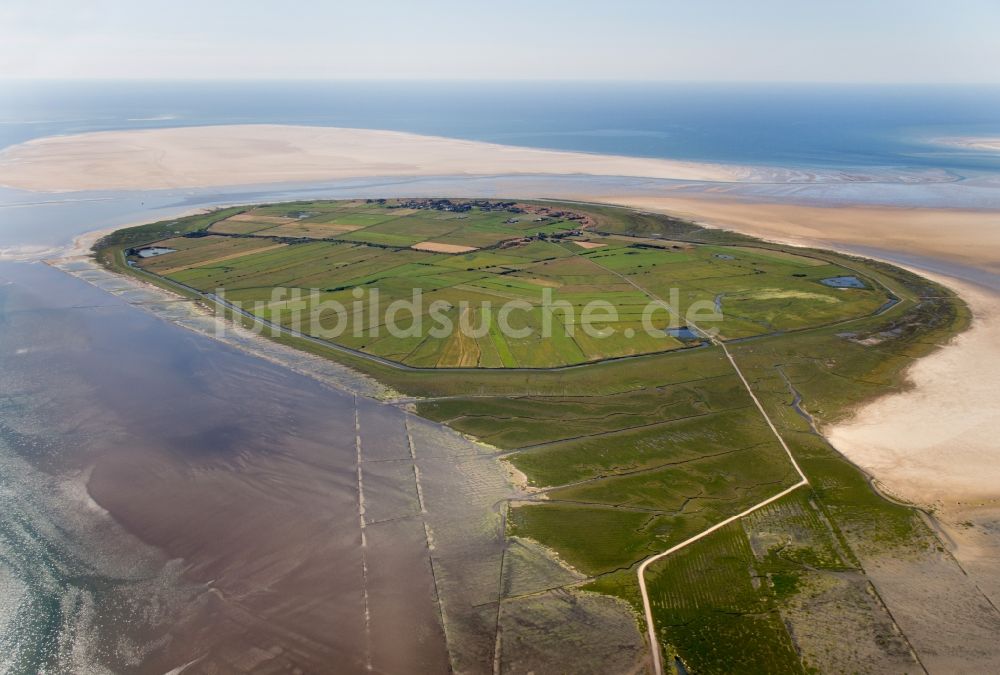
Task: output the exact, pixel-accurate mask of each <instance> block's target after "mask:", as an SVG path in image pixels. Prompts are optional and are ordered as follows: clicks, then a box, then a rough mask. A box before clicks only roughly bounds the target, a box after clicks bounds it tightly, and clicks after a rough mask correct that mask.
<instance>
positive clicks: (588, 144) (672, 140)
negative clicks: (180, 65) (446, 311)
mask: <svg viewBox="0 0 1000 675" xmlns="http://www.w3.org/2000/svg"><path fill="white" fill-rule="evenodd" d="M0 101H2V102H0V147H3V146H6V145H10V144H14V143H19V142H22V141H25V140H28V139H31V138H37V137H41V136H49V135H53V134H69V133H79V132H85V131H97V130H111V129H137V128H150V127H166V126H193V125H205V124H237V123H238V124H244V123H281V124H308V125H321V126H345V127H364V128H372V129H392V130H397V131H409V132H414V133H421V134H433V135H439V136H449V137H454V138H463V139H470V140H479V141H491V142H496V143H505V144H510V145H523V146H532V147H540V148H554V149H561V150H578V151H585V152H594V153H613V154H623V155H634V156H643V157H663V158H676V159H685V160H700V161H711V162H724V163H737V164H756V165H772V166H774V165H778V166H790V167H806V168H832V169H844V170H856V169H858V168H866V167H892V168H929V167H933V168H940V169H946V170H950V171H953V172H956V173H958V174H961V175H966V174H967V173H969V172H980V171H987V172H996V171H1000V156H998V155H995V154H990V153H984V152H978V151H971V150H956V149H953V148H946V147H943V146H940V145H937V144H935V143H934V142H933V141H934V139H937V138H941V137H947V136H979V135H1000V86H943V85H942V86H927V85H920V86H916V85H912V86H903V85H894V86H886V85H807V84H781V85H778V84H773V85H769V84H681V83H673V84H671V83H605V82H530V83H517V82H500V83H494V82H491V83H484V82H422V83H414V82H378V83H372V82H311V81H295V82H197V83H192V82H154V83H146V82H94V81H88V82H78V81H77V82H44V83H19V82H4V83H0Z"/></svg>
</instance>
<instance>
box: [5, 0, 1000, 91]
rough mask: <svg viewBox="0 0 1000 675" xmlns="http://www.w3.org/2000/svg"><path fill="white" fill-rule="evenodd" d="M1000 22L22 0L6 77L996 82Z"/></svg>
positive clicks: (967, 9) (638, 3) (911, 11)
mask: <svg viewBox="0 0 1000 675" xmlns="http://www.w3.org/2000/svg"><path fill="white" fill-rule="evenodd" d="M998 32H1000V6H997V5H996V3H991V2H987V1H985V0H970V1H968V2H963V3H962V7H961V11H956V10H955V9H954V8H953V7H952V6H950V5H943V4H941V3H935V2H928V1H919V2H903V1H901V0H890V1H889V2H882V3H878V4H877V5H876V4H872V3H867V2H861V1H858V0H854V1H849V2H845V3H839V4H837V5H835V6H834V5H814V4H806V3H797V2H793V1H791V0H771V1H769V2H765V3H756V4H753V5H749V4H746V3H740V2H735V1H733V0H714V1H710V2H706V3H701V4H699V5H698V6H692V5H689V4H685V3H679V2H651V1H649V0H626V1H625V2H623V3H618V4H616V5H615V6H613V7H612V6H608V5H606V4H604V3H597V2H589V1H587V2H575V3H573V2H569V1H568V0H553V1H552V2H548V3H545V4H544V5H539V4H538V3H528V2H523V1H522V0H516V1H515V2H512V3H508V4H507V5H505V6H504V11H503V12H498V11H497V10H496V9H495V8H493V7H489V6H477V5H473V4H469V3H461V2H458V1H457V0H434V1H432V2H428V3H421V4H420V5H419V6H412V5H410V4H408V3H403V2H399V1H383V2H375V3H369V4H367V5H364V6H362V5H357V4H350V5H343V4H339V3H336V4H325V3H301V4H298V5H296V6H295V11H294V12H291V11H284V7H283V6H280V5H278V4H277V3H275V2H271V1H266V0H257V1H254V2H245V3H233V2H217V3H210V4H206V3H196V2H194V1H193V0H177V1H175V2H167V1H166V0H154V1H153V2H146V3H141V4H137V3H125V2H122V1H121V0H104V1H99V2H95V3H88V4H87V5H86V6H81V5H79V4H77V3H71V2H68V1H67V0H56V1H55V2H50V3H45V4H44V5H42V4H39V3H31V2H27V1H25V0H13V2H8V3H5V5H4V6H3V7H2V8H0V79H36V78H38V79H58V80H62V79H88V80H89V79H100V80H108V79H143V80H149V79H157V80H158V79H168V80H188V79H198V80H231V79H240V80H269V79H270V80H275V79H279V80H287V79H298V80H313V79H321V80H338V79H344V80H390V81H391V80H420V81H424V80H428V81H433V80H449V81H451V80H496V81H509V80H518V81H521V80H531V81H538V80H566V81H576V80H616V81H635V82H645V81H656V82H661V81H662V82H719V83H726V82H728V83H736V82H740V83H749V82H761V83H779V82H780V83H850V84H861V83H872V84H879V83H893V84H896V83H898V84H906V83H926V84H947V83H969V84H997V83H1000V72H998V70H997V69H996V67H995V64H996V63H998V62H1000V41H997V40H996V39H995V36H996V35H997V34H998Z"/></svg>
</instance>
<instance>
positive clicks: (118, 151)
mask: <svg viewBox="0 0 1000 675" xmlns="http://www.w3.org/2000/svg"><path fill="white" fill-rule="evenodd" d="M518 174H522V175H528V174H531V175H539V174H552V175H556V174H558V175H567V174H588V175H594V176H640V177H646V178H660V179H679V180H692V181H711V182H718V181H722V182H782V183H793V182H816V181H824V182H825V181H837V182H839V181H854V180H866V179H867V178H866V177H864V176H858V175H854V174H847V173H844V172H839V171H829V172H812V171H800V170H794V169H784V168H777V167H775V168H765V167H749V166H739V165H723V164H708V163H698V162H682V161H673V160H665V159H650V158H636V157H624V156H618V155H596V154H588V153H581V152H560V151H553V150H539V149H533V148H523V147H514V146H507V145H497V144H493V143H481V142H476V141H463V140H456V139H451V138H441V137H436V136H421V135H416V134H409V133H401V132H395V131H381V130H372V129H343V128H334V127H307V126H290V125H268V124H256V125H228V126H211V127H182V128H167V129H140V130H129V131H104V132H93V133H86V134H78V135H70V136H53V137H48V138H40V139H35V140H32V141H28V142H26V143H22V144H19V145H14V146H11V147H9V148H6V149H4V150H2V151H0V185H4V186H7V187H12V188H20V189H25V190H34V191H48V192H58V191H74V190H98V189H156V188H182V187H210V186H222V185H251V184H263V183H276V182H294V181H301V182H305V181H321V180H333V179H340V178H364V177H374V176H379V177H384V176H444V175H454V176H459V175H465V176H471V175H518ZM896 179H898V180H903V181H908V182H909V181H923V180H931V181H938V180H951V179H952V177H949V176H946V175H943V174H940V173H935V172H927V173H926V174H919V175H911V176H898V177H896Z"/></svg>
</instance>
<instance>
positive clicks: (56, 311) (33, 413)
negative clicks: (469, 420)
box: [0, 263, 447, 672]
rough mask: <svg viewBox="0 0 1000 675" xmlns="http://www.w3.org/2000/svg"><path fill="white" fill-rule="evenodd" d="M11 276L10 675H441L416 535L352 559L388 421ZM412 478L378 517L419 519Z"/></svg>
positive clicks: (55, 274) (7, 455) (191, 340)
mask: <svg viewBox="0 0 1000 675" xmlns="http://www.w3.org/2000/svg"><path fill="white" fill-rule="evenodd" d="M0 279H2V283H3V285H2V286H0V298H2V307H3V317H4V320H3V321H2V322H0V340H2V344H3V345H4V350H3V355H2V359H3V367H2V369H0V379H2V383H3V387H2V391H3V395H2V398H0V404H2V405H0V453H2V454H0V457H2V460H0V461H2V462H3V468H4V471H3V472H2V479H0V480H2V482H0V495H2V498H3V501H4V507H5V508H4V516H5V517H4V519H3V524H2V526H0V549H2V550H0V560H2V562H3V564H2V566H0V567H2V568H3V575H2V577H0V578H2V579H3V583H4V588H5V591H6V592H5V593H4V606H3V608H2V609H3V615H4V616H3V619H2V621H0V625H3V626H4V630H3V635H2V637H0V640H2V644H3V646H4V649H3V650H2V651H3V654H4V657H3V658H4V659H6V661H5V662H4V666H5V667H6V668H5V669H10V670H12V671H14V672H39V671H43V670H48V671H57V672H104V671H105V670H106V671H107V672H129V671H132V670H136V669H138V670H139V671H141V672H156V671H159V672H166V671H168V670H170V669H171V668H174V667H177V666H180V665H182V664H184V663H188V662H189V661H192V660H196V659H200V660H201V661H200V662H201V663H202V665H203V666H204V667H209V666H212V665H213V664H214V666H213V667H215V668H221V669H223V670H226V671H232V670H244V669H246V668H247V667H248V661H247V659H250V660H251V661H252V662H254V663H256V664H258V665H260V664H263V663H265V662H266V663H268V665H269V667H275V668H291V667H293V666H294V667H299V668H303V669H305V670H312V671H315V670H317V669H321V668H322V667H324V665H325V664H329V663H333V662H337V663H340V664H342V669H343V671H344V672H350V671H358V672H360V671H363V670H365V667H366V663H367V661H368V660H370V659H371V658H372V655H373V654H375V653H377V654H378V656H377V659H379V660H381V661H382V662H392V661H393V660H396V661H397V662H398V660H399V659H403V658H404V657H405V659H406V660H407V663H408V665H407V666H406V667H405V668H402V667H396V668H388V669H389V670H392V671H394V672H405V671H410V672H419V671H423V670H442V669H444V668H445V664H446V663H447V651H446V647H445V643H444V638H443V633H442V628H441V626H440V623H439V621H438V619H437V617H438V616H439V608H438V604H437V595H436V593H435V590H434V588H433V581H432V577H431V573H430V564H429V560H428V555H427V548H426V542H425V541H424V537H423V530H422V529H421V530H420V535H421V536H420V537H414V538H411V537H408V536H402V534H398V533H397V534H396V535H393V534H391V533H386V534H389V536H390V538H391V542H392V544H391V545H383V544H382V543H380V535H379V533H380V532H382V531H383V530H382V529H380V528H379V527H378V526H377V525H372V526H371V527H370V530H371V532H370V533H369V539H370V540H371V542H370V545H369V546H368V547H367V549H365V548H363V547H362V546H361V540H362V528H360V527H359V503H358V499H359V485H358V467H357V464H358V458H359V456H361V457H364V455H365V454H366V453H383V454H385V453H391V452H396V453H397V454H400V455H404V454H405V455H406V456H409V447H408V445H407V444H406V439H405V436H403V435H401V434H398V435H397V436H395V437H392V438H388V437H379V438H369V437H368V433H369V432H368V428H369V427H372V428H375V429H379V428H383V427H385V426H386V425H387V424H388V423H390V420H389V418H387V417H386V414H390V415H394V416H395V417H396V418H397V419H399V414H400V413H399V412H398V411H395V410H394V409H386V413H383V412H382V408H383V407H384V406H381V404H374V405H375V407H374V408H370V409H366V411H365V413H364V414H363V415H362V416H361V420H360V422H359V423H356V415H357V412H356V411H357V402H356V398H355V397H354V396H353V395H351V394H349V393H346V392H340V391H336V390H334V389H330V388H328V387H326V386H324V385H322V384H320V383H318V382H316V381H314V380H312V379H311V378H308V377H304V376H301V375H298V374H295V373H293V372H291V371H289V370H287V369H285V368H281V367H278V366H275V365H271V364H268V363H267V362H264V361H261V360H259V359H256V358H254V357H251V356H248V355H245V354H243V353H241V352H239V351H237V350H235V349H232V348H230V347H227V346H225V345H223V344H221V343H218V342H216V341H213V340H210V339H207V338H203V337H200V336H198V335H196V334H194V333H191V332H189V331H186V330H184V329H182V328H179V327H176V326H173V325H171V324H169V323H166V322H164V321H162V320H161V319H159V318H156V317H155V316H153V315H152V314H149V313H146V312H141V311H137V309H136V308H134V307H131V306H130V305H129V304H128V303H126V302H123V301H122V300H120V299H118V298H115V297H114V296H111V295H108V294H106V293H103V292H102V291H99V290H98V289H96V288H94V287H91V286H90V285H88V284H85V283H82V282H81V281H79V280H78V279H76V278H74V277H71V276H68V275H65V274H64V273H62V272H60V271H58V270H55V269H52V268H50V267H48V266H46V265H43V264H40V263H35V264H30V265H29V264H23V263H3V264H0ZM358 425H360V426H358ZM400 426H402V425H401V424H400ZM356 429H357V430H358V431H357V433H360V434H361V435H360V437H358V440H356ZM359 448H360V449H359ZM400 480H401V479H400V478H398V477H396V476H392V475H390V476H387V477H385V478H384V479H382V480H381V481H376V483H375V484H374V485H371V486H370V487H369V492H368V505H369V508H370V509H372V510H375V509H377V508H379V507H380V506H381V507H382V515H383V516H385V517H387V518H389V519H392V518H393V517H396V518H398V517H405V516H411V517H412V516H413V513H412V511H413V509H412V508H410V509H409V511H406V508H407V505H405V504H403V505H400V504H398V503H397V502H398V500H397V498H396V497H394V496H393V495H396V494H398V493H399V491H400V490H404V491H405V490H409V491H412V490H413V486H412V469H411V473H410V475H409V476H404V477H403V479H402V482H400ZM383 504H384V506H382V505H383ZM394 504H396V505H395V506H394ZM434 506H435V509H437V508H438V507H439V503H437V502H435V505H434ZM401 509H402V510H404V511H406V512H405V513H401V512H400V510H401ZM414 524H415V525H418V524H419V518H418V519H417V522H416V523H414ZM401 566H402V567H403V568H405V569H406V574H405V577H406V583H405V584H401V583H399V579H400V577H399V576H396V574H395V572H393V573H390V574H387V573H384V572H382V571H383V570H385V571H387V572H388V571H390V570H399V569H400V567H401ZM366 570H367V572H368V573H369V574H368V576H366ZM394 616H406V617H410V618H412V619H413V620H414V621H419V623H420V630H419V632H418V633H412V632H411V633H406V632H401V633H396V632H387V631H384V630H379V627H380V626H381V624H382V623H384V622H386V621H388V620H389V619H391V618H392V617H394ZM369 624H370V626H369Z"/></svg>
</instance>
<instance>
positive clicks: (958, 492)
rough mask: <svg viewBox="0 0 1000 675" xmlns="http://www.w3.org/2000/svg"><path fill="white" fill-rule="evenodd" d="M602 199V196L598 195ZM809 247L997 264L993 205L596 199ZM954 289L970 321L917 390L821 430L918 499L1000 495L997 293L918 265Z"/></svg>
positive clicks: (998, 228)
mask: <svg viewBox="0 0 1000 675" xmlns="http://www.w3.org/2000/svg"><path fill="white" fill-rule="evenodd" d="M590 198H591V199H594V197H590ZM598 200H601V201H612V202H615V203H620V204H628V205H630V206H634V207H637V208H642V209H647V210H650V211H660V212H667V213H671V214H674V215H684V216H689V217H692V218H693V219H695V220H697V221H699V222H702V223H705V224H707V225H713V226H719V227H726V228H727V229H732V230H737V231H741V232H746V233H748V234H754V235H757V236H760V237H764V238H767V239H771V240H774V241H781V242H784V243H791V244H797V245H803V246H819V247H826V248H834V249H847V250H849V249H850V247H851V246H861V247H875V248H880V249H883V250H892V251H898V252H901V253H904V254H905V253H909V254H915V255H920V256H927V257H932V258H936V259H939V260H946V261H950V262H955V263H960V264H963V265H967V266H969V267H972V268H977V269H981V270H985V271H988V272H993V273H996V272H998V271H1000V216H998V214H997V213H995V212H985V211H984V212H980V211H953V210H943V209H942V210H936V209H906V208H875V207H836V208H833V207H829V208H827V207H805V206H795V205H789V204H756V203H740V202H736V201H731V200H722V199H716V198H704V199H697V198H695V199H688V198H681V199H677V198H672V197H664V198H639V197H622V196H609V197H601V198H598ZM915 271H917V272H918V273H920V274H923V275H925V276H928V277H930V278H933V279H935V280H937V281H939V282H940V283H942V284H944V285H946V286H948V287H950V288H952V289H953V290H955V291H956V292H957V293H958V294H959V295H960V296H961V297H962V298H963V299H964V300H965V301H966V302H967V303H968V304H969V306H970V308H971V309H972V313H973V317H974V318H973V325H972V327H971V329H970V330H968V331H966V332H965V333H963V334H961V335H959V336H957V337H956V338H955V339H954V340H952V341H951V342H950V343H949V344H948V345H946V346H944V347H943V348H942V349H940V350H938V351H936V352H934V353H932V354H930V355H929V356H926V357H924V358H923V359H920V360H919V361H917V362H916V363H914V365H913V366H912V367H911V368H910V369H909V371H908V372H907V378H908V383H909V385H910V386H909V387H908V388H907V389H906V390H905V391H901V392H899V393H894V394H890V395H887V396H883V397H881V398H879V399H877V400H875V401H873V402H871V403H869V404H867V405H865V406H863V407H861V408H860V409H859V410H858V412H857V414H856V415H855V416H854V418H853V419H851V420H848V421H846V422H843V423H840V424H838V425H835V426H832V427H830V428H827V429H825V430H824V432H825V433H826V434H827V436H828V437H829V438H830V439H831V441H832V442H833V443H834V445H835V446H836V447H837V449H838V450H840V451H841V452H843V453H844V454H846V455H847V456H848V457H850V458H851V459H852V460H853V461H855V462H857V463H858V464H859V465H861V466H862V467H864V468H865V469H867V470H869V471H870V472H871V473H872V474H874V475H875V476H876V477H877V478H878V479H879V480H880V481H881V482H882V483H884V484H885V485H886V486H887V487H888V488H889V489H890V490H891V491H892V492H893V493H894V494H897V495H899V496H901V497H904V498H906V499H908V500H911V501H913V502H915V503H919V504H927V505H930V504H936V505H941V504H957V503H968V502H969V501H976V502H978V503H982V502H990V501H993V500H1000V443H998V442H997V440H996V439H998V438H1000V292H998V291H997V290H995V289H990V288H985V287H980V286H976V285H973V284H971V283H966V282H963V281H961V280H958V279H955V278H953V277H944V276H941V275H935V274H933V273H929V272H927V271H926V270H921V269H916V270H915Z"/></svg>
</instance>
